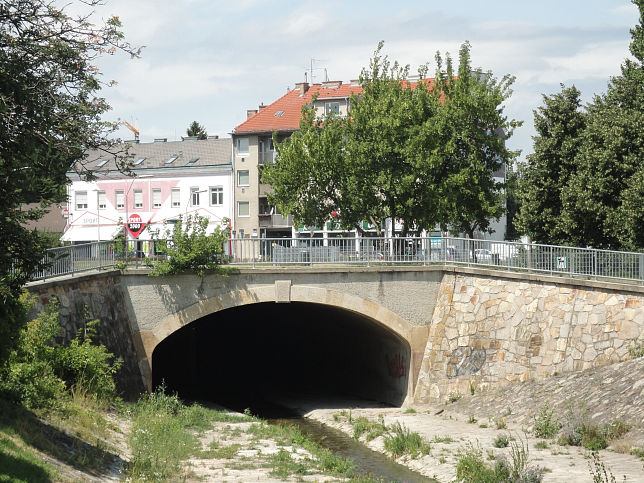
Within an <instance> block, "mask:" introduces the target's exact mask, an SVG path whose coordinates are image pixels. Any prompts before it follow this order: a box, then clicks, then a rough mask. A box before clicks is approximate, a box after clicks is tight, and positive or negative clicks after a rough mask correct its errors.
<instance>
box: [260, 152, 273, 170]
mask: <svg viewBox="0 0 644 483" xmlns="http://www.w3.org/2000/svg"><path fill="white" fill-rule="evenodd" d="M276 153H277V151H272V150H267V151H260V152H259V164H260V166H261V165H263V164H269V163H270V164H273V163H274V162H275V155H276Z"/></svg>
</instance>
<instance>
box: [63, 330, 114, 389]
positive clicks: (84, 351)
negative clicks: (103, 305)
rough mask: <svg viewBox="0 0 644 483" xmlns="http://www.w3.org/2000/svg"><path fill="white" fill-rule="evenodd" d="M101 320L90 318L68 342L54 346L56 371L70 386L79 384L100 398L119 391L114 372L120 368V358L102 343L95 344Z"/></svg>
mask: <svg viewBox="0 0 644 483" xmlns="http://www.w3.org/2000/svg"><path fill="white" fill-rule="evenodd" d="M98 323H99V321H98V320H92V321H89V322H87V324H86V326H85V327H84V329H82V330H79V331H78V333H77V334H76V338H74V339H73V340H72V341H71V342H70V343H69V345H68V346H59V347H56V348H55V349H54V356H55V359H54V367H55V370H56V373H57V374H58V375H59V376H60V377H61V378H62V379H63V380H64V381H65V382H66V383H67V386H68V387H69V388H71V387H74V386H80V387H82V388H83V389H84V390H85V391H87V392H88V393H89V394H93V395H95V396H96V397H98V398H99V399H109V398H111V397H113V396H114V394H115V393H116V385H115V383H114V376H116V373H117V372H118V370H119V369H120V368H121V365H122V363H123V362H122V361H121V359H116V360H115V359H114V355H113V354H112V353H110V352H108V351H107V349H106V347H105V346H103V345H94V343H93V339H94V337H95V336H96V325H97V324H98Z"/></svg>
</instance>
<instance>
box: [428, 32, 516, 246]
mask: <svg viewBox="0 0 644 483" xmlns="http://www.w3.org/2000/svg"><path fill="white" fill-rule="evenodd" d="M439 60H440V59H439ZM450 64H451V62H450V61H449V58H448V63H447V71H446V72H445V73H443V72H441V71H438V72H437V74H436V79H437V82H436V89H438V90H439V91H440V92H443V93H444V102H442V103H441V110H440V111H439V112H440V117H439V121H440V129H439V130H438V132H439V134H440V135H441V139H440V151H439V152H438V154H439V156H440V158H441V159H442V163H443V165H444V170H445V171H446V172H447V179H446V182H445V186H446V188H445V192H444V193H442V194H443V195H444V202H443V203H444V204H445V205H446V206H445V208H444V211H445V214H444V215H443V220H441V225H443V227H444V228H445V227H446V225H447V224H449V227H450V231H452V232H456V233H465V234H466V235H467V236H469V237H470V238H472V237H473V236H474V231H476V230H479V231H483V232H485V231H490V221H491V220H492V219H498V218H499V217H500V216H501V215H502V214H503V212H504V209H505V208H504V199H505V195H504V192H503V188H504V182H503V181H498V178H500V177H501V176H495V174H497V175H501V168H504V167H505V168H507V167H509V166H510V165H511V164H512V162H513V160H514V159H515V158H516V156H517V155H518V152H515V151H510V150H508V149H507V147H506V145H505V140H506V139H507V138H509V137H510V136H511V135H512V133H513V131H514V129H515V128H517V127H519V126H520V125H521V122H520V121H516V120H510V119H508V118H507V117H506V116H505V115H504V113H503V103H504V102H505V100H506V99H508V98H509V97H510V95H511V94H512V91H511V86H512V83H513V82H514V77H512V76H510V75H505V76H504V77H503V78H501V79H496V78H494V77H493V76H492V73H491V72H483V71H481V70H480V69H478V70H474V69H472V67H471V64H470V45H469V43H467V42H466V43H465V44H463V45H462V46H461V50H460V52H459V67H458V76H457V77H455V78H454V77H453V76H452V68H451V65H450ZM430 226H431V225H430Z"/></svg>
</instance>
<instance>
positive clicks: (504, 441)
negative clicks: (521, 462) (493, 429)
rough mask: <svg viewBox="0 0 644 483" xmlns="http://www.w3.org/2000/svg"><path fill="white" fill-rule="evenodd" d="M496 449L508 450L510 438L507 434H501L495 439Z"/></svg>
mask: <svg viewBox="0 0 644 483" xmlns="http://www.w3.org/2000/svg"><path fill="white" fill-rule="evenodd" d="M493 444H494V447H495V448H507V447H508V445H509V444H510V438H509V437H508V435H507V434H499V435H498V436H497V437H496V438H494V443H493Z"/></svg>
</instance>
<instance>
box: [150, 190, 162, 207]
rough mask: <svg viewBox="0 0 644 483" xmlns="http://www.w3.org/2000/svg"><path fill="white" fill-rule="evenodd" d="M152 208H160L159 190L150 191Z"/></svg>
mask: <svg viewBox="0 0 644 483" xmlns="http://www.w3.org/2000/svg"><path fill="white" fill-rule="evenodd" d="M152 207H153V208H161V188H153V189H152Z"/></svg>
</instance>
